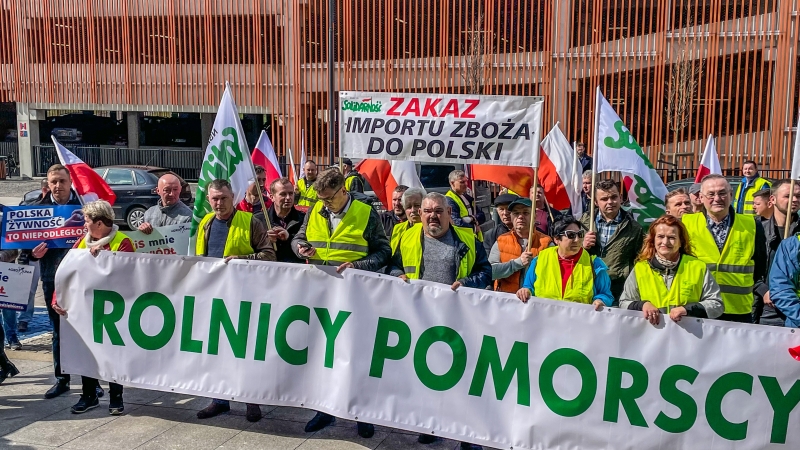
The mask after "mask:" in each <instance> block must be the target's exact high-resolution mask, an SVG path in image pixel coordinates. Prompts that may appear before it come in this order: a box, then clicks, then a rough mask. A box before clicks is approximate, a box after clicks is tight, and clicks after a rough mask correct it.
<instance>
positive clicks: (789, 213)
mask: <svg viewBox="0 0 800 450" xmlns="http://www.w3.org/2000/svg"><path fill="white" fill-rule="evenodd" d="M793 200H794V179H792V180H791V181H790V182H789V205H788V206H787V207H786V224H785V225H784V228H783V238H784V239H786V238H788V237H789V225H791V223H792V216H793V215H794V213H792V201H793Z"/></svg>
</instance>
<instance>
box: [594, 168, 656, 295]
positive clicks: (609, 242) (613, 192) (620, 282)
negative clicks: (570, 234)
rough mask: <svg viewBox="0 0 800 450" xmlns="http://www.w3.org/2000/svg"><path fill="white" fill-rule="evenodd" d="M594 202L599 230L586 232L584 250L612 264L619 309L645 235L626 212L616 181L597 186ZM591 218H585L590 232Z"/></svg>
mask: <svg viewBox="0 0 800 450" xmlns="http://www.w3.org/2000/svg"><path fill="white" fill-rule="evenodd" d="M594 201H595V205H596V206H597V212H596V214H595V218H594V222H595V223H594V225H595V227H594V229H595V230H597V231H590V232H588V233H586V238H585V239H584V240H583V248H585V249H586V250H588V251H589V254H590V255H594V256H599V257H600V258H602V259H603V262H604V263H606V264H607V265H608V276H609V277H610V278H611V292H612V293H613V294H614V299H615V300H614V306H616V305H617V304H618V302H619V296H620V295H622V290H623V288H624V287H625V280H626V279H627V278H628V275H629V274H630V273H631V270H633V264H634V262H635V260H636V255H638V254H639V250H640V249H641V248H642V242H643V241H644V232H643V231H642V227H641V226H639V223H637V222H636V220H634V218H633V216H631V215H630V214H628V212H626V211H624V210H623V209H622V197H620V195H619V188H618V187H617V183H615V182H614V180H601V181H598V182H597V183H596V184H595V194H594ZM589 218H590V215H589V213H585V214H584V215H583V217H582V218H581V222H582V223H583V226H584V227H585V229H587V230H591V229H592V228H591V227H590V223H589Z"/></svg>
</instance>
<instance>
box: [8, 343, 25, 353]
mask: <svg viewBox="0 0 800 450" xmlns="http://www.w3.org/2000/svg"><path fill="white" fill-rule="evenodd" d="M8 348H10V349H11V350H14V351H20V350H22V344H21V343H20V342H19V341H14V342H12V343H11V344H9V347H8Z"/></svg>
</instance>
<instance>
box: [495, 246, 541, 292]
mask: <svg viewBox="0 0 800 450" xmlns="http://www.w3.org/2000/svg"><path fill="white" fill-rule="evenodd" d="M552 241H553V240H552V239H550V237H549V236H546V235H544V234H542V233H541V232H539V230H535V231H534V235H533V245H532V248H531V253H533V256H537V255H538V254H539V252H540V251H542V250H544V249H546V248H547V247H548V246H550V243H551V242H552ZM497 247H498V249H499V250H500V262H508V261H511V260H512V259H517V258H519V256H520V255H521V254H522V246H521V245H520V244H519V241H518V240H517V237H516V236H515V235H514V232H513V231H509V232H508V233H505V234H502V235H500V237H498V238H497ZM524 271H525V269H523V270H520V271H517V272H514V274H513V275H511V276H509V277H506V278H502V279H500V280H495V282H494V290H496V291H501V292H509V293H512V294H513V293H515V292H517V291H518V290H519V288H520V287H521V286H522V283H521V278H520V276H521V275H522V272H524Z"/></svg>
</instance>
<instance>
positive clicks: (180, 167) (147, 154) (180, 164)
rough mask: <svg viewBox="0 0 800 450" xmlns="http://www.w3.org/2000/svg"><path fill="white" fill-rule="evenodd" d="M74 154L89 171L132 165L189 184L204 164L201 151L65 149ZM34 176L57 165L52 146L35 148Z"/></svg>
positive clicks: (110, 148)
mask: <svg viewBox="0 0 800 450" xmlns="http://www.w3.org/2000/svg"><path fill="white" fill-rule="evenodd" d="M65 147H67V148H68V149H69V151H71V152H72V153H74V154H75V156H77V157H78V158H80V159H81V160H83V161H84V162H85V163H86V164H88V165H89V166H90V167H100V166H113V165H119V164H132V165H142V166H156V167H164V168H166V169H169V170H171V171H173V172H175V173H176V174H178V175H180V176H181V178H183V179H184V180H186V181H197V179H198V178H199V176H200V165H201V164H202V163H203V150H202V149H199V148H198V149H164V148H124V147H93V146H85V145H73V146H69V145H66V146H65ZM33 156H34V175H35V176H45V174H46V173H47V169H48V168H49V167H50V166H52V165H53V164H57V163H58V162H59V161H58V156H57V155H56V151H55V148H54V147H53V146H52V145H49V146H47V145H35V146H33Z"/></svg>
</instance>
